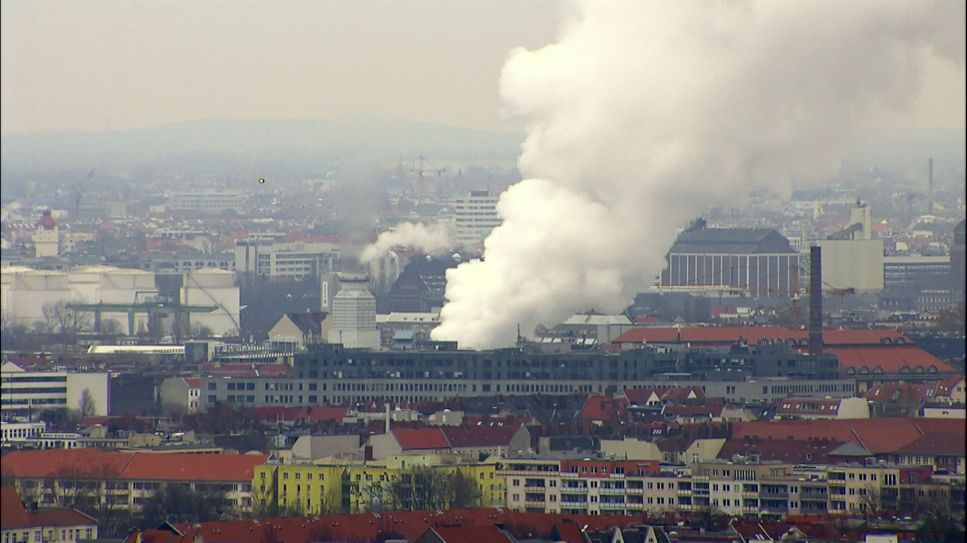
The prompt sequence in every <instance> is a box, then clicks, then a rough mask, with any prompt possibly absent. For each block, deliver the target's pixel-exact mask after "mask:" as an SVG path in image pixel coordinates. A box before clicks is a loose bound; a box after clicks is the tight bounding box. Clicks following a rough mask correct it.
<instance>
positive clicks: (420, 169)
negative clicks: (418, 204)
mask: <svg viewBox="0 0 967 543" xmlns="http://www.w3.org/2000/svg"><path fill="white" fill-rule="evenodd" d="M419 159H420V166H419V167H418V168H410V170H409V171H410V172H412V173H415V174H416V175H418V176H419V178H420V180H419V183H418V185H417V188H418V190H419V192H420V196H425V195H426V193H427V190H426V179H425V177H424V176H425V175H426V174H428V173H432V174H435V175H436V176H437V177H440V176H441V175H443V172H445V171H447V169H446V168H425V167H424V165H423V155H420V157H419Z"/></svg>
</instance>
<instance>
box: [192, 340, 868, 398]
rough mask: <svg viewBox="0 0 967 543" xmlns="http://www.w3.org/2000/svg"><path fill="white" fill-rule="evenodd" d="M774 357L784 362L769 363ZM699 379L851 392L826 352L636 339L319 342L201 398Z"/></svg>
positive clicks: (436, 394) (443, 393)
mask: <svg viewBox="0 0 967 543" xmlns="http://www.w3.org/2000/svg"><path fill="white" fill-rule="evenodd" d="M777 361H778V362H782V364H781V365H780V364H777ZM683 383H684V384H688V385H691V386H699V387H703V388H705V389H706V390H707V393H708V394H710V395H715V396H721V397H725V398H728V399H732V400H736V401H738V400H753V399H777V398H782V397H785V396H786V395H789V394H799V395H823V396H832V397H849V396H852V395H854V393H855V387H856V381H855V380H852V379H840V378H838V368H837V361H836V358H835V357H834V356H831V355H819V356H810V355H803V354H799V353H798V352H797V351H795V350H793V349H791V348H789V347H788V346H785V345H755V346H748V347H739V346H736V347H724V348H706V349H688V348H685V347H683V348H678V349H676V348H673V347H664V346H659V347H651V346H642V347H641V348H639V349H633V350H628V351H623V352H621V353H618V354H605V353H601V352H589V351H584V352H574V353H566V354H561V353H557V354H547V353H539V352H524V351H522V350H520V349H501V350H494V351H457V350H435V351H406V352H398V351H372V350H360V349H345V348H343V347H342V346H340V345H332V344H324V345H317V346H314V347H313V348H311V349H310V350H309V351H308V352H306V353H302V354H298V355H296V357H295V364H294V367H293V368H292V370H291V371H290V373H289V375H288V376H286V377H266V378H258V379H227V378H224V377H207V378H205V379H203V383H202V392H201V394H202V396H203V398H202V402H201V405H202V406H204V407H203V408H206V409H207V408H210V407H212V406H214V405H215V404H217V403H222V402H227V403H233V404H238V405H242V406H245V407H258V406H263V405H305V404H340V403H343V402H362V401H393V402H400V401H441V400H445V399H448V398H454V397H459V396H484V395H493V394H498V395H528V394H590V393H597V394H606V393H614V392H617V391H618V390H623V389H624V388H628V387H632V386H662V385H664V386H675V385H681V384H683Z"/></svg>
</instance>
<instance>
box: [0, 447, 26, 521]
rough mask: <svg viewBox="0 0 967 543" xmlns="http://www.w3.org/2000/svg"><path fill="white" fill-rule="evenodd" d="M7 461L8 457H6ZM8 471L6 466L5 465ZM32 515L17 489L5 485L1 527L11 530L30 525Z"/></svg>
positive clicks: (0, 496)
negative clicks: (28, 512)
mask: <svg viewBox="0 0 967 543" xmlns="http://www.w3.org/2000/svg"><path fill="white" fill-rule="evenodd" d="M4 461H5V462H6V458H4ZM4 473H6V466H4ZM30 526H31V523H30V516H29V515H28V514H27V509H25V508H24V504H23V502H21V501H20V496H18V495H17V489H16V488H14V487H12V486H7V485H4V486H3V487H2V489H0V529H4V530H11V529H14V528H27V527H30Z"/></svg>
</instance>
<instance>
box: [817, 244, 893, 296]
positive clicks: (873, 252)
mask: <svg viewBox="0 0 967 543" xmlns="http://www.w3.org/2000/svg"><path fill="white" fill-rule="evenodd" d="M819 246H820V247H822V248H823V282H825V283H827V285H828V286H827V287H826V288H837V289H846V288H854V289H856V290H883V240H881V239H871V240H820V242H819Z"/></svg>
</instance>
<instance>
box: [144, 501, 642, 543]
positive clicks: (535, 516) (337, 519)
mask: <svg viewBox="0 0 967 543" xmlns="http://www.w3.org/2000/svg"><path fill="white" fill-rule="evenodd" d="M643 520H645V519H644V517H641V516H606V515H594V516H592V515H562V514H546V513H518V512H514V511H507V510H504V509H450V510H447V511H443V512H440V513H437V512H433V511H397V512H388V513H380V514H378V515H376V514H356V515H330V516H323V517H319V518H317V519H316V518H313V519H309V518H298V517H289V518H266V519H260V520H257V521H256V520H234V521H215V522H205V523H202V524H194V525H188V524H179V525H178V526H177V529H178V530H179V531H180V532H181V535H178V534H175V533H172V532H171V531H168V530H145V531H144V532H142V533H141V534H140V536H141V538H140V541H142V542H143V543H191V542H192V541H193V540H194V537H195V536H196V535H201V536H202V537H204V539H205V541H206V543H260V542H262V541H266V540H269V539H273V538H274V539H275V540H283V541H286V542H287V543H309V542H311V541H319V540H324V541H358V542H360V543H362V542H371V541H376V540H377V536H379V535H380V534H386V533H396V534H400V535H401V536H403V537H404V538H406V539H407V540H409V541H415V540H416V539H417V538H418V537H420V535H422V534H423V533H424V532H426V530H427V528H429V527H431V526H434V527H436V526H450V527H456V526H493V525H496V524H503V525H505V526H508V527H512V528H511V531H512V532H513V533H514V535H515V536H517V537H518V538H521V539H526V538H533V537H537V536H544V535H547V534H548V533H550V531H551V529H552V528H553V527H554V526H557V527H558V531H559V533H560V534H561V536H562V537H564V539H565V541H567V542H568V543H578V542H583V538H582V539H573V535H574V534H575V531H574V530H571V529H568V528H569V527H570V526H574V527H577V526H584V525H587V527H588V530H592V531H597V530H602V529H607V528H611V527H615V526H618V527H624V526H628V525H631V524H633V523H636V522H637V523H640V522H642V521H643ZM138 535H139V534H134V535H131V536H129V537H128V539H127V541H128V542H134V541H136V540H137V536H138ZM578 535H579V533H578Z"/></svg>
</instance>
